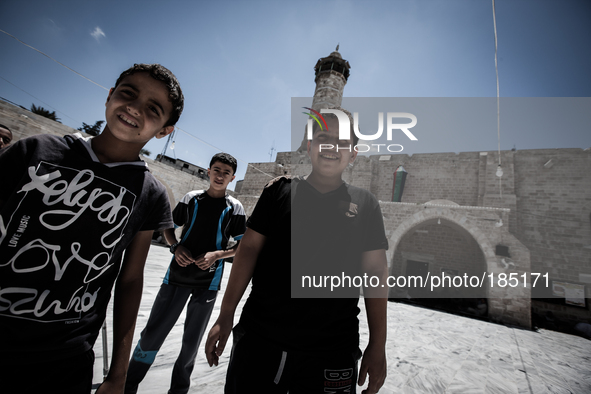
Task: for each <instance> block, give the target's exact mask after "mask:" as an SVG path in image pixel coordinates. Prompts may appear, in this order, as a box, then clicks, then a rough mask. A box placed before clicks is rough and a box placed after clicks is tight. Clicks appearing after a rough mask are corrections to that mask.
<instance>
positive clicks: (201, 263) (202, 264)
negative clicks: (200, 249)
mask: <svg viewBox="0 0 591 394" xmlns="http://www.w3.org/2000/svg"><path fill="white" fill-rule="evenodd" d="M219 256H220V251H219V250H215V251H213V252H207V253H205V254H203V255H201V256H199V257H197V259H195V264H197V267H199V268H201V269H202V270H204V271H205V270H206V269H208V268H209V267H211V266H212V265H213V264H214V263H215V262H216V261H217V260H219V258H220V257H219Z"/></svg>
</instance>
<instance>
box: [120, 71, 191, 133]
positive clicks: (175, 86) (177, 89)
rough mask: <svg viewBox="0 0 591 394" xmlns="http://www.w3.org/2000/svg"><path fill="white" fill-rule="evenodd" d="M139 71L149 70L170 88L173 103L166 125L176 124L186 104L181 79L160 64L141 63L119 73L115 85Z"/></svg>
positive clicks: (155, 77)
mask: <svg viewBox="0 0 591 394" xmlns="http://www.w3.org/2000/svg"><path fill="white" fill-rule="evenodd" d="M138 72H147V73H149V74H150V76H151V77H152V78H154V79H155V80H157V81H162V82H164V84H165V85H166V88H167V89H168V98H169V99H170V101H171V103H172V113H171V114H170V118H169V119H168V122H166V124H165V125H164V126H174V125H175V124H176V122H178V120H179V118H180V117H181V113H182V112H183V108H184V106H185V96H183V91H182V90H181V85H180V84H179V81H178V80H177V79H176V77H175V76H174V74H173V73H172V72H171V71H170V70H169V69H167V68H166V67H164V66H162V65H160V64H157V63H156V64H144V63H140V64H134V65H133V67H130V68H128V69H127V70H125V71H123V72H122V73H121V75H119V78H118V79H117V82H115V87H117V86H118V85H119V83H120V82H121V81H122V80H123V78H125V77H127V76H129V75H132V74H135V73H138Z"/></svg>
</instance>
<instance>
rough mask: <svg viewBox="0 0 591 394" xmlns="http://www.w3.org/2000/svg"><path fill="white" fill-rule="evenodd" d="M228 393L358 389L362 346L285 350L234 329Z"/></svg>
mask: <svg viewBox="0 0 591 394" xmlns="http://www.w3.org/2000/svg"><path fill="white" fill-rule="evenodd" d="M233 336H234V344H233V346H232V354H231V356H230V363H229V365H228V372H227V375H226V386H225V393H226V394H249V393H254V392H258V393H268V394H285V393H287V392H289V394H314V393H319V394H320V393H321V394H327V393H353V394H354V393H355V392H356V387H357V374H358V371H357V364H358V361H359V359H360V358H361V350H359V348H357V349H356V350H353V351H334V352H325V353H313V354H312V353H307V352H300V351H284V350H282V349H280V348H278V347H276V346H274V345H273V344H271V343H270V342H268V341H265V340H264V339H262V338H260V337H258V336H256V335H252V334H248V333H245V332H244V330H243V329H242V327H241V326H240V325H237V326H236V327H234V330H233Z"/></svg>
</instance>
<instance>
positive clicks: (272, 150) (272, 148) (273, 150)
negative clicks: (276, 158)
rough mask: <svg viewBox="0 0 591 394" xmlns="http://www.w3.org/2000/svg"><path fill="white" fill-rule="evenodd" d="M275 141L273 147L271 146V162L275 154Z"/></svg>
mask: <svg viewBox="0 0 591 394" xmlns="http://www.w3.org/2000/svg"><path fill="white" fill-rule="evenodd" d="M275 150H276V149H275V141H273V145H272V146H271V150H270V151H269V161H273V152H275Z"/></svg>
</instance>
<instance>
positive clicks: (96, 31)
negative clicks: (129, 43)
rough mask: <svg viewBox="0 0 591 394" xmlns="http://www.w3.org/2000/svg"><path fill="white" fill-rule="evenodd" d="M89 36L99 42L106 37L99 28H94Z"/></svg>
mask: <svg viewBox="0 0 591 394" xmlns="http://www.w3.org/2000/svg"><path fill="white" fill-rule="evenodd" d="M90 35H91V36H93V37H94V38H95V40H97V41H98V40H99V39H100V38H101V37H106V35H105V32H104V31H103V29H101V28H100V27H98V26H97V27H95V28H94V30H93V31H92V33H90Z"/></svg>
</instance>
